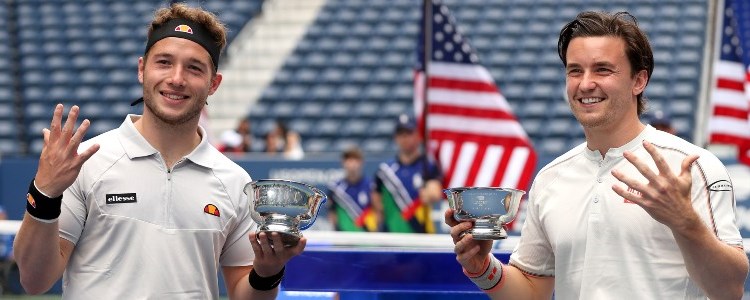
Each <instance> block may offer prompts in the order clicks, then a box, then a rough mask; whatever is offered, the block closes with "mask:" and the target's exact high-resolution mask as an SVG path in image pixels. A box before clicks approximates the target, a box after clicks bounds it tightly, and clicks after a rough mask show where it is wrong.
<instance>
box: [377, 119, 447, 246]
mask: <svg viewBox="0 0 750 300" xmlns="http://www.w3.org/2000/svg"><path fill="white" fill-rule="evenodd" d="M394 135H395V140H396V145H397V146H398V154H397V155H396V157H395V158H394V159H393V160H391V161H388V162H384V163H381V164H380V166H379V167H378V171H377V174H376V179H375V189H374V191H373V195H372V202H373V208H374V209H375V211H376V212H377V213H378V215H379V216H381V218H382V220H383V223H384V225H385V226H384V227H385V230H386V231H389V232H417V233H434V232H435V228H434V225H433V222H432V220H431V218H430V210H431V209H432V204H433V203H436V202H438V201H440V200H441V199H443V193H442V183H441V182H442V176H443V175H442V172H441V170H440V168H439V167H438V165H437V163H436V162H435V160H434V159H432V158H431V157H429V156H428V155H426V154H424V153H423V152H422V148H421V146H422V137H421V136H420V133H419V130H417V123H416V121H415V120H414V118H413V117H411V116H409V115H405V114H404V115H400V116H399V117H398V120H397V123H396V130H395V133H394Z"/></svg>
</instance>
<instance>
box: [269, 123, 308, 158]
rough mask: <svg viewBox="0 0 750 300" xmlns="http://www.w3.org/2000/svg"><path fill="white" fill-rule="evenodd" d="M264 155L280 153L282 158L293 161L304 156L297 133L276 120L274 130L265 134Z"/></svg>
mask: <svg viewBox="0 0 750 300" xmlns="http://www.w3.org/2000/svg"><path fill="white" fill-rule="evenodd" d="M266 153H270V154H276V153H282V154H283V155H284V158H287V159H294V160H298V159H302V158H303V157H304V156H305V152H304V150H302V139H301V138H300V136H299V133H297V132H295V131H293V130H290V129H289V128H288V127H287V126H286V124H285V123H284V122H283V121H281V120H276V124H275V126H274V128H273V129H271V131H269V132H268V133H267V134H266Z"/></svg>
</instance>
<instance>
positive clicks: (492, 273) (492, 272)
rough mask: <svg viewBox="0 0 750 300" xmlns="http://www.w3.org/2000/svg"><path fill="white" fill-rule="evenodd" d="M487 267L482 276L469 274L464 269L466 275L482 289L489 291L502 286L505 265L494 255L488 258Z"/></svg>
mask: <svg viewBox="0 0 750 300" xmlns="http://www.w3.org/2000/svg"><path fill="white" fill-rule="evenodd" d="M485 266H486V268H484V272H482V273H481V274H472V273H469V272H467V271H466V269H464V274H466V276H468V277H469V279H471V281H472V282H474V284H476V285H477V286H478V287H479V288H480V289H482V290H484V291H489V290H492V289H493V288H495V287H498V286H500V282H501V281H502V278H503V264H502V263H501V262H500V261H499V260H497V258H495V256H494V255H492V254H490V255H488V256H487V260H485Z"/></svg>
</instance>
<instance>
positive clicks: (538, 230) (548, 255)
mask: <svg viewBox="0 0 750 300" xmlns="http://www.w3.org/2000/svg"><path fill="white" fill-rule="evenodd" d="M537 194H538V192H536V189H535V186H532V187H531V191H530V192H529V200H528V209H527V210H526V220H525V222H524V224H523V228H522V229H521V239H520V241H519V242H518V244H517V245H516V248H515V249H514V250H513V253H511V255H510V264H511V265H513V266H515V267H517V268H519V269H520V270H521V271H523V272H524V273H527V274H530V275H534V276H554V274H555V254H554V252H553V251H552V246H551V245H550V243H549V239H548V238H547V234H546V232H545V231H544V228H543V227H542V225H541V221H540V220H539V206H538V205H537V203H536V202H535V200H536V197H537Z"/></svg>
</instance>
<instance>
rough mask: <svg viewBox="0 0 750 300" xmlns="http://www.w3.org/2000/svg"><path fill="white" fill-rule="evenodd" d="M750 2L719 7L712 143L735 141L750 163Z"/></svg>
mask: <svg viewBox="0 0 750 300" xmlns="http://www.w3.org/2000/svg"><path fill="white" fill-rule="evenodd" d="M748 9H750V4H748V3H744V2H743V1H734V0H725V1H724V6H720V7H719V9H718V10H717V18H716V20H717V22H718V24H717V25H718V28H717V33H718V32H720V36H717V39H716V41H717V45H716V47H715V49H716V53H715V55H714V56H715V60H714V64H713V73H712V74H713V78H714V79H713V81H712V91H711V112H712V113H711V116H710V119H709V123H708V134H709V142H710V143H717V144H734V145H737V147H738V150H739V158H738V160H739V161H741V162H744V163H745V164H748V165H750V71H749V69H748V66H749V65H750V40H748V38H747V36H748V34H750V23H749V22H750V11H748Z"/></svg>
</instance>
